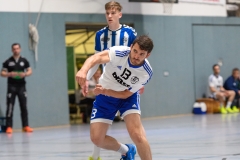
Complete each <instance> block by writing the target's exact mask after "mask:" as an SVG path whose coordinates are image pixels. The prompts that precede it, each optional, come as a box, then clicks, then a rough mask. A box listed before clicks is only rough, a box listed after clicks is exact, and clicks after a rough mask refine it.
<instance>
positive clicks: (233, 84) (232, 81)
mask: <svg viewBox="0 0 240 160" xmlns="http://www.w3.org/2000/svg"><path fill="white" fill-rule="evenodd" d="M239 75H240V72H239V69H238V68H234V69H233V70H232V75H231V76H230V77H228V79H227V80H226V81H225V83H224V86H223V87H224V88H225V89H226V90H232V91H234V92H235V93H236V94H235V99H237V100H238V99H239V98H240V90H239ZM233 111H235V112H239V109H238V108H237V107H236V106H233Z"/></svg>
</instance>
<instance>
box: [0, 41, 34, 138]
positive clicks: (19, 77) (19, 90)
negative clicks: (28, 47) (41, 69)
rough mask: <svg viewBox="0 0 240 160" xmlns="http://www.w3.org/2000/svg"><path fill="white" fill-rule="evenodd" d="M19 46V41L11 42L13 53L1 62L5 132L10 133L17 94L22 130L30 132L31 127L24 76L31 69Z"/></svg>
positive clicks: (29, 73) (29, 72)
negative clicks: (4, 88)
mask: <svg viewBox="0 0 240 160" xmlns="http://www.w3.org/2000/svg"><path fill="white" fill-rule="evenodd" d="M20 52H21V46H20V44H19V43H14V44H12V53H13V55H12V56H11V57H10V58H9V59H7V60H6V61H5V62H4V63H3V67H2V71H1V76H2V77H6V78H7V79H8V80H7V83H8V85H7V112H6V126H7V130H6V133H8V134H11V133H12V126H13V124H12V123H13V122H12V121H13V120H12V119H13V118H12V117H13V108H14V103H15V98H16V96H18V100H19V104H20V109H21V119H22V126H23V131H24V132H32V131H33V129H32V128H30V127H29V125H28V111H27V93H26V87H25V84H26V81H25V77H27V76H30V75H31V74H32V69H31V67H30V65H29V62H28V61H27V60H26V59H25V58H23V57H21V55H20Z"/></svg>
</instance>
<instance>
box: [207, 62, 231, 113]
mask: <svg viewBox="0 0 240 160" xmlns="http://www.w3.org/2000/svg"><path fill="white" fill-rule="evenodd" d="M219 74H220V66H219V65H218V64H215V65H213V74H212V75H210V76H209V79H208V85H209V97H210V98H213V99H216V100H218V101H220V111H221V113H222V114H227V113H234V111H233V110H232V109H231V105H232V101H233V99H234V97H235V92H234V91H227V90H225V89H224V88H223V78H222V76H220V75H219ZM226 98H228V102H227V105H226V108H225V107H224V101H225V99H226Z"/></svg>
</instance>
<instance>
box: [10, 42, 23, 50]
mask: <svg viewBox="0 0 240 160" xmlns="http://www.w3.org/2000/svg"><path fill="white" fill-rule="evenodd" d="M17 45H18V46H19V48H21V45H20V43H13V44H12V49H13V47H14V46H17Z"/></svg>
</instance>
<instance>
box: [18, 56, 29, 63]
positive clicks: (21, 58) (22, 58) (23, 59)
mask: <svg viewBox="0 0 240 160" xmlns="http://www.w3.org/2000/svg"><path fill="white" fill-rule="evenodd" d="M20 60H22V61H26V62H27V61H28V60H27V58H25V57H22V56H21V57H20Z"/></svg>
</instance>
